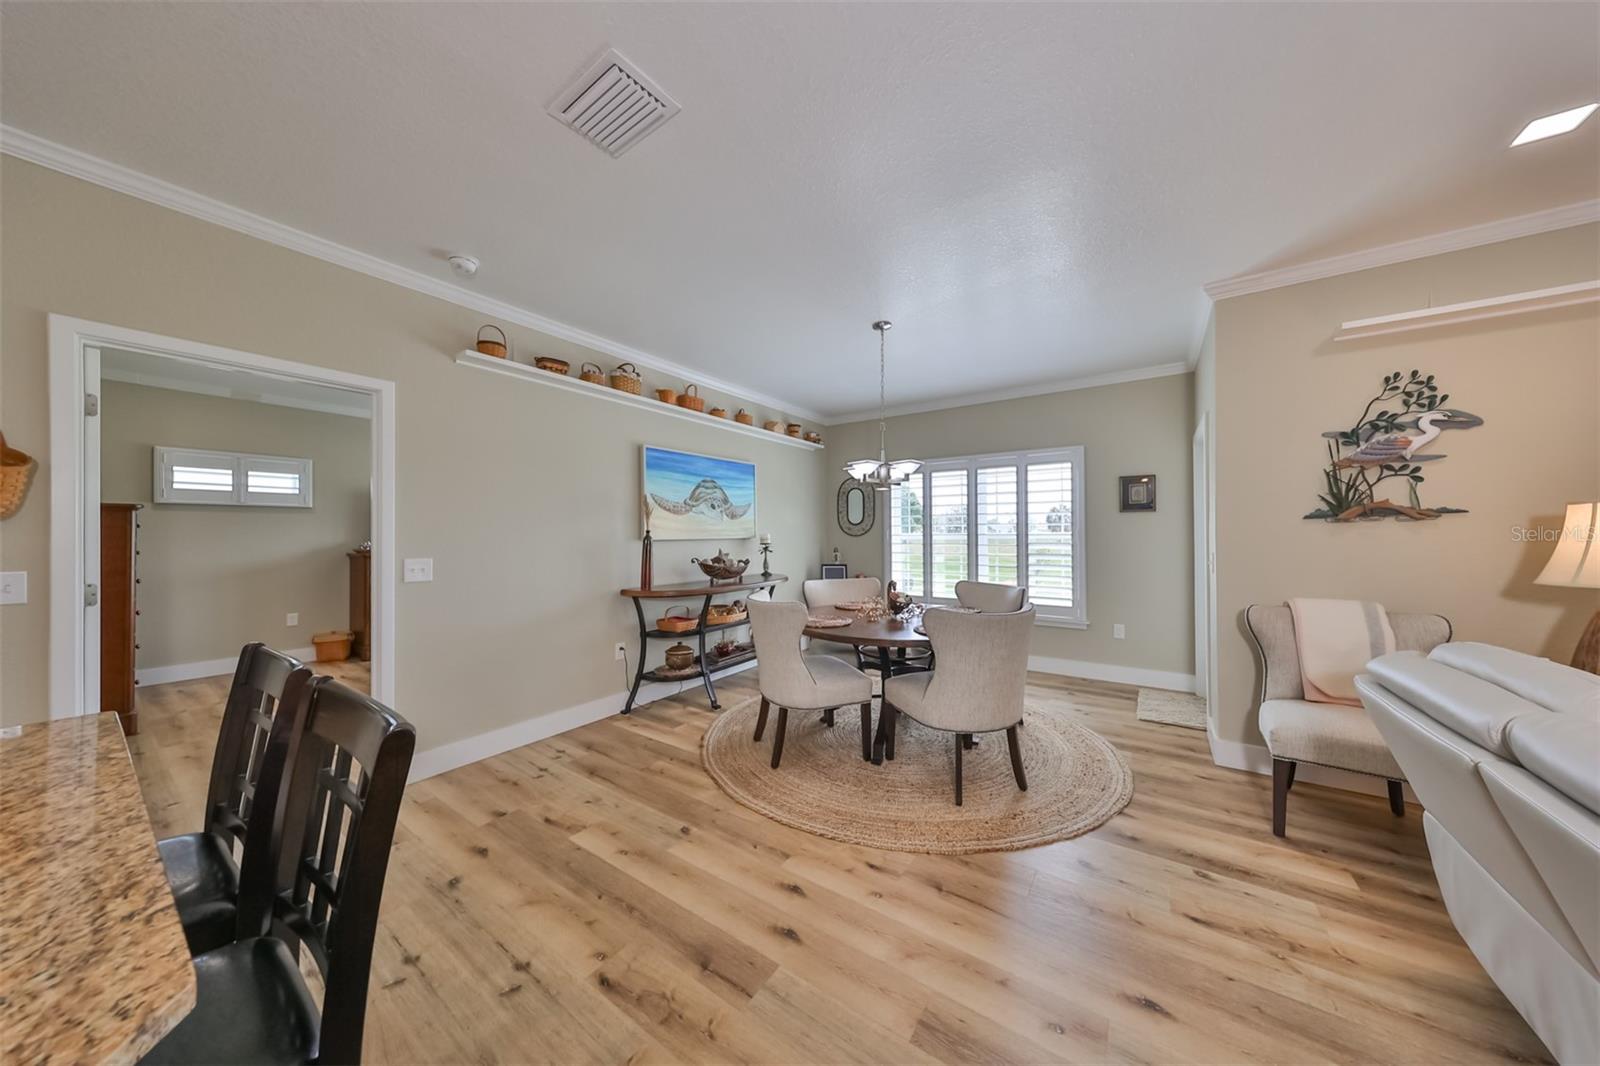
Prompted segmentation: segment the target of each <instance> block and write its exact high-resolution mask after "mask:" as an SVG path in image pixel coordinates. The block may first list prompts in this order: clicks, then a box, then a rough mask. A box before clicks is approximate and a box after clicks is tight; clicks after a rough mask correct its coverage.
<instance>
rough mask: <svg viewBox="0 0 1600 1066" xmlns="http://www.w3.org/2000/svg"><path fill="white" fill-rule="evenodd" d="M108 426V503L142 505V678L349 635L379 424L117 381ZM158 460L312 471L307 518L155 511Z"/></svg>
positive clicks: (203, 509)
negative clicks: (191, 457) (288, 621)
mask: <svg viewBox="0 0 1600 1066" xmlns="http://www.w3.org/2000/svg"><path fill="white" fill-rule="evenodd" d="M100 420H101V421H100V455H101V463H100V496H101V499H103V500H106V501H108V502H115V503H142V504H144V505H145V509H144V510H143V511H141V512H140V518H139V525H140V529H139V612H140V613H139V644H140V649H139V653H138V664H139V666H140V667H141V668H145V669H148V668H150V667H153V666H171V665H174V664H179V663H196V662H206V661H210V660H214V659H225V658H228V657H229V656H236V655H238V654H239V648H240V647H241V646H242V645H244V644H247V643H249V642H250V641H252V640H260V641H265V642H266V643H267V644H270V645H271V646H273V647H275V648H284V649H290V648H302V649H303V648H308V647H310V646H311V636H312V634H313V633H318V632H321V631H323V630H325V629H345V628H348V627H349V625H350V585H349V562H348V560H347V559H346V558H345V552H347V551H349V550H350V549H351V548H354V547H355V546H356V545H358V544H360V543H361V542H362V541H364V540H366V539H367V537H368V535H369V532H368V531H369V529H370V525H371V519H370V516H371V508H372V493H371V477H372V463H371V443H370V440H369V438H370V435H371V431H372V423H371V422H369V421H368V420H367V419H364V418H353V417H350V416H348V415H335V414H325V413H323V412H320V411H304V410H298V409H295V408H291V407H281V406H277V405H270V404H263V403H252V402H250V401H248V400H235V399H228V398H225V397H220V396H204V395H197V394H195V393H192V392H178V391H174V390H172V389H160V388H151V387H148V386H144V385H131V384H127V383H124V382H117V381H107V382H105V383H104V384H103V385H102V387H101V390H100ZM158 446H165V447H177V448H198V449H202V450H217V451H230V452H246V453H250V454H254V455H285V456H293V457H295V458H298V459H310V460H311V463H312V467H311V469H312V506H311V507H310V508H300V507H220V506H212V505H199V504H165V503H164V504H159V505H158V504H155V503H154V502H153V474H152V469H151V467H152V464H151V453H152V449H153V448H155V447H158ZM291 611H293V612H296V613H298V614H299V615H300V624H299V625H298V626H294V627H292V628H291V627H289V626H287V625H285V624H284V616H285V615H286V614H288V613H289V612H291Z"/></svg>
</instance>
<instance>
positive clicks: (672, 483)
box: [644, 446, 756, 540]
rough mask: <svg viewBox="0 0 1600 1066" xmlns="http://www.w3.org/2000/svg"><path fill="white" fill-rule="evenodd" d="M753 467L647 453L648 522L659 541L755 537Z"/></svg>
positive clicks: (667, 452) (670, 453)
mask: <svg viewBox="0 0 1600 1066" xmlns="http://www.w3.org/2000/svg"><path fill="white" fill-rule="evenodd" d="M755 505H756V468H755V464H754V463H746V462H740V461H739V460H736V459H719V458H716V457H714V456H709V455H695V454H694V453H692V452H675V451H670V450H668V449H666V448H653V447H649V446H646V447H645V449H644V520H645V525H646V527H647V528H648V529H649V530H650V535H651V536H652V537H653V538H654V539H656V540H743V539H748V538H751V537H754V536H755V535H756V522H755Z"/></svg>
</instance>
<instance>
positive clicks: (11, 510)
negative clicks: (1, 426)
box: [0, 433, 39, 518]
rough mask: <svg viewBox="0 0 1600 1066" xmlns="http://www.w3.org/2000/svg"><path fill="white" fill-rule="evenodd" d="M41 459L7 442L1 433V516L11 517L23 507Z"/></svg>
mask: <svg viewBox="0 0 1600 1066" xmlns="http://www.w3.org/2000/svg"><path fill="white" fill-rule="evenodd" d="M38 469H39V461H38V460H37V459H35V458H34V457H33V456H31V455H29V454H28V453H27V452H25V451H22V450H21V449H20V448H13V447H11V446H10V445H9V444H7V443H6V435H5V434H4V433H0V518H10V517H11V516H12V515H14V514H16V513H17V512H18V511H20V510H21V509H22V500H23V497H25V496H27V495H28V487H29V486H31V485H32V484H33V475H34V473H35V472H37V471H38Z"/></svg>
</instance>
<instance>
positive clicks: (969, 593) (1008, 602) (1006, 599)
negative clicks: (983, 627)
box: [956, 581, 1028, 614]
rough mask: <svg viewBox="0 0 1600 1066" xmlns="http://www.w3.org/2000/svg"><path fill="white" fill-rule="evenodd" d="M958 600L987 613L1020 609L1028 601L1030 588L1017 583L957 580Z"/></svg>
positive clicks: (1000, 612) (966, 605)
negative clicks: (998, 583)
mask: <svg viewBox="0 0 1600 1066" xmlns="http://www.w3.org/2000/svg"><path fill="white" fill-rule="evenodd" d="M956 602H957V603H959V604H961V606H963V607H970V608H972V609H973V610H974V611H982V612H984V613H985V614H1003V613H1005V612H1007V611H1020V610H1022V608H1023V607H1025V606H1027V603H1028V590H1027V589H1026V588H1024V587H1019V586H1017V585H996V584H993V583H991V582H988V581H957V582H956Z"/></svg>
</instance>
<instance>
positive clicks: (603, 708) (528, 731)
mask: <svg viewBox="0 0 1600 1066" xmlns="http://www.w3.org/2000/svg"><path fill="white" fill-rule="evenodd" d="M755 665H756V664H755V662H754V661H751V662H748V663H741V664H740V665H738V666H734V667H729V668H728V669H727V670H724V671H722V672H721V673H719V674H717V676H716V678H715V680H721V679H722V678H724V677H727V676H729V675H730V674H737V673H742V672H743V671H745V670H749V669H751V668H753V667H754V666H755ZM691 684H692V685H693V686H694V687H695V688H699V686H700V680H699V679H698V678H695V679H694V680H693V681H692V682H686V681H654V682H651V683H649V684H646V685H641V686H639V697H638V699H636V700H635V701H634V704H633V709H634V710H636V711H637V710H638V709H639V708H640V707H644V706H646V705H648V704H651V703H654V702H655V701H656V700H659V699H665V698H667V697H669V696H676V695H677V694H678V693H679V692H682V691H685V690H686V689H687V687H688V686H689V685H691ZM627 699H628V694H627V692H613V693H611V694H610V695H608V696H601V697H600V698H599V699H595V700H590V701H589V702H587V703H580V704H577V705H576V706H572V707H563V708H561V709H560V710H557V711H550V712H548V713H546V714H541V715H537V716H535V717H533V718H527V719H524V720H523V721H520V722H516V723H513V724H512V725H508V726H502V727H501V728H499V729H491V730H489V731H488V732H487V733H479V734H477V735H475V736H470V737H465V738H463V739H461V740H454V741H451V742H450V743H448V744H441V745H439V746H438V747H436V748H429V749H427V750H426V751H419V752H417V754H416V756H415V757H413V758H412V760H411V774H410V777H409V778H408V780H411V781H421V780H423V779H424V778H429V777H433V776H435V775H437V774H442V773H445V772H446V771H448V770H454V769H455V768H456V767H458V766H466V765H468V764H469V763H475V762H481V761H483V760H484V759H488V758H491V757H493V756H495V755H499V754H500V753H501V752H506V751H510V750H511V749H513V748H520V747H522V746H523V745H524V744H532V743H534V742H535V741H540V740H544V739H545V738H546V737H553V736H555V735H556V734H557V733H565V732H567V731H568V730H569V729H577V728H578V727H579V726H582V725H588V724H589V723H590V722H598V721H599V720H600V719H602V718H609V717H610V716H611V715H613V714H616V713H618V712H619V711H621V710H622V705H623V704H624V703H626V702H627Z"/></svg>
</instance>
